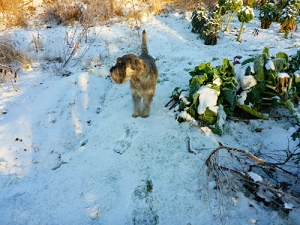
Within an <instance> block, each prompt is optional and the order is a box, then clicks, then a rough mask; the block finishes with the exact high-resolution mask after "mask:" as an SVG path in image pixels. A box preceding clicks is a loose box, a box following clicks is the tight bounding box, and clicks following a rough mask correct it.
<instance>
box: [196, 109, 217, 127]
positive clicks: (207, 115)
mask: <svg viewBox="0 0 300 225" xmlns="http://www.w3.org/2000/svg"><path fill="white" fill-rule="evenodd" d="M217 118H218V114H217V113H215V112H214V111H212V110H210V109H209V108H206V110H205V112H204V113H203V114H201V115H199V119H200V120H201V121H202V122H204V124H205V125H212V124H214V123H216V122H217Z"/></svg>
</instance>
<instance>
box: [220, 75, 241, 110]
mask: <svg viewBox="0 0 300 225" xmlns="http://www.w3.org/2000/svg"><path fill="white" fill-rule="evenodd" d="M237 86H238V83H237V82H236V80H235V79H234V78H232V77H228V78H227V79H226V80H225V81H223V84H222V87H221V95H222V96H223V97H224V99H225V100H226V101H227V102H228V103H229V105H230V110H231V111H233V110H234V108H235V106H236V102H237V100H236V91H237Z"/></svg>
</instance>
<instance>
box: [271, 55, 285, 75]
mask: <svg viewBox="0 0 300 225" xmlns="http://www.w3.org/2000/svg"><path fill="white" fill-rule="evenodd" d="M273 62H274V65H275V70H276V71H277V72H282V71H283V70H284V69H286V68H287V67H288V64H287V62H288V61H286V59H284V58H276V59H273Z"/></svg>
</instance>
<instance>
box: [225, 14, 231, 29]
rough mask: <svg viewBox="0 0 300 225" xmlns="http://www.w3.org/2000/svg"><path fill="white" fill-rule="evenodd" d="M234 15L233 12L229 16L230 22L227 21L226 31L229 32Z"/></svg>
mask: <svg viewBox="0 0 300 225" xmlns="http://www.w3.org/2000/svg"><path fill="white" fill-rule="evenodd" d="M232 17H233V13H231V15H230V16H229V18H228V22H227V25H226V32H229V24H230V22H231V20H232Z"/></svg>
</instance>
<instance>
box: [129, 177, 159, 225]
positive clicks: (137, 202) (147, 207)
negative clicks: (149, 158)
mask: <svg viewBox="0 0 300 225" xmlns="http://www.w3.org/2000/svg"><path fill="white" fill-rule="evenodd" d="M152 190H153V184H152V181H151V180H147V181H146V182H145V184H143V185H141V186H138V187H136V188H135V190H134V192H133V195H132V200H133V203H134V210H133V212H132V223H133V224H134V225H157V224H159V216H158V215H157V214H156V212H155V210H154V207H153V198H152Z"/></svg>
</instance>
